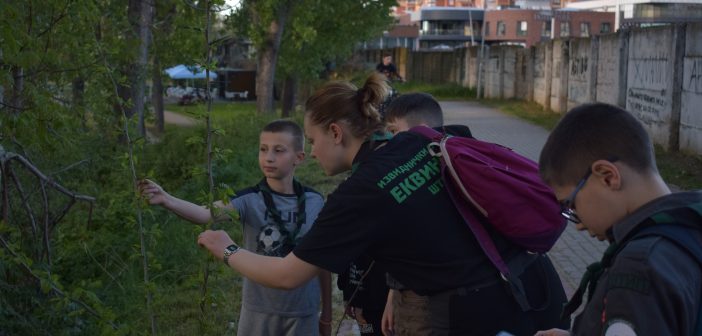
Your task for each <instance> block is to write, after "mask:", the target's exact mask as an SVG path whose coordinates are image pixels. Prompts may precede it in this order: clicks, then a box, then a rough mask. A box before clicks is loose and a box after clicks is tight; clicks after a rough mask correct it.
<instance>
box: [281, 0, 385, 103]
mask: <svg viewBox="0 0 702 336" xmlns="http://www.w3.org/2000/svg"><path fill="white" fill-rule="evenodd" d="M301 1H302V3H300V4H299V5H298V6H296V7H295V10H294V12H293V14H292V15H291V19H290V23H289V27H288V28H286V30H285V37H284V38H283V42H282V45H281V52H280V62H279V65H280V73H281V74H282V75H283V77H284V78H285V85H284V89H283V90H284V91H283V114H284V115H288V114H289V112H290V111H291V110H292V109H293V108H294V107H295V105H296V104H295V102H296V95H297V91H298V90H297V83H300V82H306V81H309V80H311V79H315V78H318V77H319V73H320V72H321V71H322V70H323V69H324V67H325V64H326V63H327V62H335V61H337V60H343V59H346V58H347V57H348V56H349V55H351V53H352V52H353V50H354V48H355V47H356V46H357V45H358V43H360V42H363V41H367V40H368V39H370V38H373V37H376V36H379V35H381V34H382V32H383V31H384V30H386V29H387V28H388V27H389V26H390V25H391V24H392V22H393V17H392V16H391V15H390V7H391V6H394V5H396V4H397V2H396V1H395V0H360V1H339V2H331V1H324V0H301Z"/></svg>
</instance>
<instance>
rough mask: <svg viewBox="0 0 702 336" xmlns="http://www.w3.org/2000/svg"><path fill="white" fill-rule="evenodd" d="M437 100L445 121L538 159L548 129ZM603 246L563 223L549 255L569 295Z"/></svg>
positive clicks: (475, 105)
mask: <svg viewBox="0 0 702 336" xmlns="http://www.w3.org/2000/svg"><path fill="white" fill-rule="evenodd" d="M440 103H441V107H442V109H443V110H444V119H445V120H444V123H445V124H447V125H449V124H464V125H467V126H469V127H470V129H471V132H472V133H473V136H475V137H476V138H478V139H481V140H485V141H490V142H495V143H499V144H501V145H504V146H507V147H510V148H512V149H513V150H515V151H517V152H518V153H520V154H522V155H524V156H526V157H528V158H530V159H532V160H534V161H538V159H539V154H540V153H541V148H542V147H543V145H544V143H545V142H546V138H547V137H548V131H547V130H545V129H544V128H542V127H540V126H535V125H533V124H530V123H528V122H526V121H523V120H521V119H519V118H516V117H512V116H510V115H507V114H504V113H502V112H500V111H499V110H496V109H493V108H489V107H485V106H482V105H480V104H478V103H475V102H463V101H460V102H458V101H456V102H448V101H446V102H440ZM606 248H607V243H606V242H600V241H597V240H596V239H594V238H591V237H590V236H589V235H588V234H587V232H578V231H577V230H575V227H574V226H573V225H568V227H566V230H565V232H563V235H562V236H561V238H559V240H558V242H556V245H555V246H554V247H553V249H552V250H551V251H550V252H549V256H550V257H551V260H552V261H553V263H554V265H555V266H556V269H557V270H558V273H559V274H560V276H561V280H562V281H563V286H564V287H565V290H566V294H568V297H570V296H571V295H572V293H573V292H574V291H575V289H576V288H577V287H578V284H579V283H580V278H581V277H582V275H583V273H584V272H585V268H586V267H587V265H589V264H590V263H592V262H595V261H598V260H599V259H600V257H601V256H602V254H603V253H604V250H605V249H606Z"/></svg>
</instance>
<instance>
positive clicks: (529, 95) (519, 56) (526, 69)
mask: <svg viewBox="0 0 702 336" xmlns="http://www.w3.org/2000/svg"><path fill="white" fill-rule="evenodd" d="M533 50H534V49H533V48H528V49H517V50H516V51H515V52H516V63H515V71H516V73H515V75H514V81H515V85H514V89H515V92H514V95H515V98H518V99H523V100H526V101H532V100H533V93H534V84H533V83H534V73H533V72H534V71H533V70H534V69H533V64H534V62H533V61H534V60H533V58H532V54H533V52H532V51H533Z"/></svg>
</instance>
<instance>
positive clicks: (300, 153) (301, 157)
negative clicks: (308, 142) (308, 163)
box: [295, 150, 305, 166]
mask: <svg viewBox="0 0 702 336" xmlns="http://www.w3.org/2000/svg"><path fill="white" fill-rule="evenodd" d="M295 157H296V160H295V165H296V166H297V165H299V164H301V163H302V162H303V161H305V151H303V150H301V151H298V152H297V153H296V154H295Z"/></svg>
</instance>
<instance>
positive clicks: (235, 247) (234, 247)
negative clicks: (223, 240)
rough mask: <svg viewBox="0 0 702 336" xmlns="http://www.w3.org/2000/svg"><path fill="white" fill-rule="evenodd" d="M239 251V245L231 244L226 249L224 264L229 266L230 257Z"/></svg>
mask: <svg viewBox="0 0 702 336" xmlns="http://www.w3.org/2000/svg"><path fill="white" fill-rule="evenodd" d="M237 251H239V246H238V245H237V244H231V245H229V246H227V247H226V248H225V249H224V259H222V261H224V263H225V264H226V265H227V266H229V257H230V256H231V255H232V254H234V253H236V252H237Z"/></svg>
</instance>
